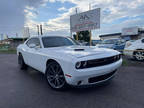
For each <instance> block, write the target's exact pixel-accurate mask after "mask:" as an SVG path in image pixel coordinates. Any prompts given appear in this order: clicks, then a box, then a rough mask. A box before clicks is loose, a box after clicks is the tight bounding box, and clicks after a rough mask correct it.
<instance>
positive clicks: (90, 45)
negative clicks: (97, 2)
mask: <svg viewBox="0 0 144 108" xmlns="http://www.w3.org/2000/svg"><path fill="white" fill-rule="evenodd" d="M89 10H91V3H89ZM89 33H90V46H91V45H92V33H91V30H90V31H89Z"/></svg>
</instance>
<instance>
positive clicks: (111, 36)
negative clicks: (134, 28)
mask: <svg viewBox="0 0 144 108" xmlns="http://www.w3.org/2000/svg"><path fill="white" fill-rule="evenodd" d="M99 37H100V39H110V38H120V37H121V33H113V34H104V35H100V36H99Z"/></svg>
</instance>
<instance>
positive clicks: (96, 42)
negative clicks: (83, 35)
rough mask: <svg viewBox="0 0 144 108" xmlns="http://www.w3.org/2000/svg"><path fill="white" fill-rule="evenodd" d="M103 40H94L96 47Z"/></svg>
mask: <svg viewBox="0 0 144 108" xmlns="http://www.w3.org/2000/svg"><path fill="white" fill-rule="evenodd" d="M101 41H102V40H92V43H93V45H94V46H96V45H97V44H99V43H101Z"/></svg>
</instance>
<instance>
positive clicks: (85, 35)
mask: <svg viewBox="0 0 144 108" xmlns="http://www.w3.org/2000/svg"><path fill="white" fill-rule="evenodd" d="M73 37H74V39H75V40H76V34H74V35H73ZM78 40H83V41H85V42H89V41H90V32H89V31H88V30H87V31H80V32H78Z"/></svg>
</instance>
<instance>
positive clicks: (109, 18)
mask: <svg viewBox="0 0 144 108" xmlns="http://www.w3.org/2000/svg"><path fill="white" fill-rule="evenodd" d="M56 2H58V3H61V4H62V5H63V3H72V4H75V6H73V7H71V8H65V6H62V7H61V8H58V9H57V10H58V11H59V12H60V14H58V15H57V17H56V18H51V19H48V20H47V21H45V22H44V21H43V22H40V21H38V20H35V19H39V17H38V15H39V13H40V12H41V11H39V10H38V9H39V7H43V8H46V6H47V5H46V4H48V3H49V4H50V3H53V4H54V3H56ZM89 3H91V8H92V9H94V8H99V7H100V8H101V29H100V30H97V31H98V34H103V33H109V32H118V31H121V28H122V27H127V26H134V25H135V26H142V24H141V23H142V22H144V20H143V18H144V17H142V16H144V12H143V10H144V0H21V1H20V0H11V3H10V4H9V0H4V1H0V13H1V19H0V24H1V25H0V33H8V32H9V33H11V32H12V34H15V32H17V31H20V29H21V28H22V27H23V26H29V28H30V31H31V33H32V34H36V31H37V29H36V25H37V24H43V28H44V31H45V34H61V35H66V34H67V35H69V28H70V27H69V23H70V21H69V20H70V15H73V14H75V8H78V13H80V12H84V11H87V10H89ZM54 8H57V7H54ZM46 14H47V13H46ZM54 14H55V13H54Z"/></svg>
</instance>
